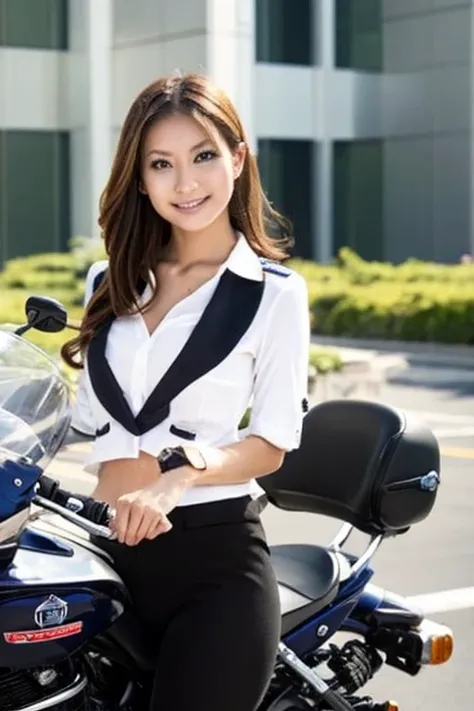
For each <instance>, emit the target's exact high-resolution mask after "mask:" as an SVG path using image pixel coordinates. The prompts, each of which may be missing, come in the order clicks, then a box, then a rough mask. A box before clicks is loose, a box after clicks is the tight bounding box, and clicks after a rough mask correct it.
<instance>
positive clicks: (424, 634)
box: [415, 619, 454, 666]
mask: <svg viewBox="0 0 474 711" xmlns="http://www.w3.org/2000/svg"><path fill="white" fill-rule="evenodd" d="M415 632H416V634H417V635H418V637H419V638H420V640H421V643H422V648H421V659H420V663H421V664H423V665H424V666H426V665H431V663H432V662H431V651H432V649H431V648H432V646H433V637H444V636H445V635H449V636H450V637H452V638H453V639H454V634H453V631H452V629H451V628H450V627H448V626H447V625H442V624H440V623H439V622H433V620H427V619H425V620H423V622H422V623H421V624H420V625H419V627H418V628H416V629H415Z"/></svg>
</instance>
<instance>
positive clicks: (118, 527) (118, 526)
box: [112, 499, 131, 543]
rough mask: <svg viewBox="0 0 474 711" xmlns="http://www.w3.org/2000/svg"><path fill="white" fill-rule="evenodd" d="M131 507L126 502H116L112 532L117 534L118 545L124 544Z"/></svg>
mask: <svg viewBox="0 0 474 711" xmlns="http://www.w3.org/2000/svg"><path fill="white" fill-rule="evenodd" d="M130 509H131V505H130V503H129V502H128V501H121V500H120V499H119V500H118V501H117V511H116V514H115V518H114V521H113V528H112V530H114V531H115V533H116V534H117V540H118V542H119V543H124V542H125V535H126V533H127V527H128V520H129V517H130Z"/></svg>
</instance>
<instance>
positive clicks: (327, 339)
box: [311, 333, 474, 370]
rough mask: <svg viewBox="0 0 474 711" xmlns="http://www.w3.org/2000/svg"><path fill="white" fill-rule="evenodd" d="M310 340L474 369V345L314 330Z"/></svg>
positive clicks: (413, 362)
mask: <svg viewBox="0 0 474 711" xmlns="http://www.w3.org/2000/svg"><path fill="white" fill-rule="evenodd" d="M311 342H312V343H314V344H317V345H321V346H331V347H333V348H335V349H338V348H340V349H345V348H350V349H354V350H360V351H367V350H370V351H376V352H377V353H379V354H380V353H391V354H394V355H395V354H396V355H399V356H401V357H403V358H405V359H406V361H407V362H408V363H412V364H417V365H425V366H432V367H434V366H438V367H439V366H441V367H448V368H459V369H465V370H474V346H467V345H453V346H451V345H446V344H439V343H422V342H417V341H413V342H411V341H387V340H371V339H358V338H344V337H340V336H322V335H319V334H317V333H313V334H312V337H311Z"/></svg>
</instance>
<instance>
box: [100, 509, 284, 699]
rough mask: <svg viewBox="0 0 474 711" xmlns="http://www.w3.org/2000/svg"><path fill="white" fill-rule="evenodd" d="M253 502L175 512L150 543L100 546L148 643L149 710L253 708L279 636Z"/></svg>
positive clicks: (277, 610) (270, 571) (273, 581)
mask: <svg viewBox="0 0 474 711" xmlns="http://www.w3.org/2000/svg"><path fill="white" fill-rule="evenodd" d="M260 508H261V504H260V503H259V502H258V501H252V500H251V499H250V498H249V497H243V498H239V499H227V500H225V501H218V502H210V503H204V504H196V505H193V506H185V507H178V508H177V509H175V510H174V511H173V512H171V514H170V520H171V522H172V523H173V528H172V529H171V531H170V532H169V533H165V534H163V535H161V536H158V538H156V539H154V540H153V541H148V540H146V541H143V542H142V543H140V544H139V545H138V546H132V547H129V546H126V545H124V544H120V543H117V542H110V541H103V540H102V542H101V543H100V545H101V546H102V548H104V549H105V550H107V551H108V552H109V553H110V554H111V555H112V556H113V558H114V560H115V564H116V570H117V572H118V573H119V575H121V577H122V578H123V580H124V581H125V583H126V584H127V586H128V589H129V591H130V593H131V596H132V599H133V602H134V605H135V608H136V613H137V614H138V616H139V617H140V618H141V619H142V620H143V622H144V623H145V624H146V625H147V628H148V629H149V630H150V634H152V635H153V637H154V639H155V640H156V645H157V654H158V661H157V668H156V673H155V679H154V685H153V694H152V699H151V703H150V707H149V708H150V711H255V709H257V707H258V706H259V704H260V702H261V701H262V699H263V697H264V695H265V692H266V690H267V688H268V684H269V682H270V679H271V675H272V670H273V666H274V662H275V658H276V652H277V646H278V641H279V638H280V605H279V598H278V590H277V584H276V579H275V575H274V571H273V568H272V566H271V562H270V554H269V550H268V547H267V543H266V540H265V534H264V531H263V528H262V525H261V522H260V516H259V513H260Z"/></svg>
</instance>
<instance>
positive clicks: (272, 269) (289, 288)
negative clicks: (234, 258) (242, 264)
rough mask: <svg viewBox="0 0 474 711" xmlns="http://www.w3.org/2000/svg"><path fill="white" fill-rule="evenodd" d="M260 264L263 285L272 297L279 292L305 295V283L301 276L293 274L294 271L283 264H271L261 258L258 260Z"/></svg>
mask: <svg viewBox="0 0 474 711" xmlns="http://www.w3.org/2000/svg"><path fill="white" fill-rule="evenodd" d="M260 264H261V266H262V271H263V276H264V279H265V284H266V286H267V287H268V291H269V292H271V294H272V297H274V296H276V294H277V293H281V292H286V293H301V292H303V293H305V294H306V293H307V286H306V281H305V280H304V278H303V277H302V276H301V274H298V272H295V270H294V269H290V268H289V267H287V266H286V265H284V264H280V263H279V262H272V261H271V260H269V259H264V258H262V257H261V258H260Z"/></svg>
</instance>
